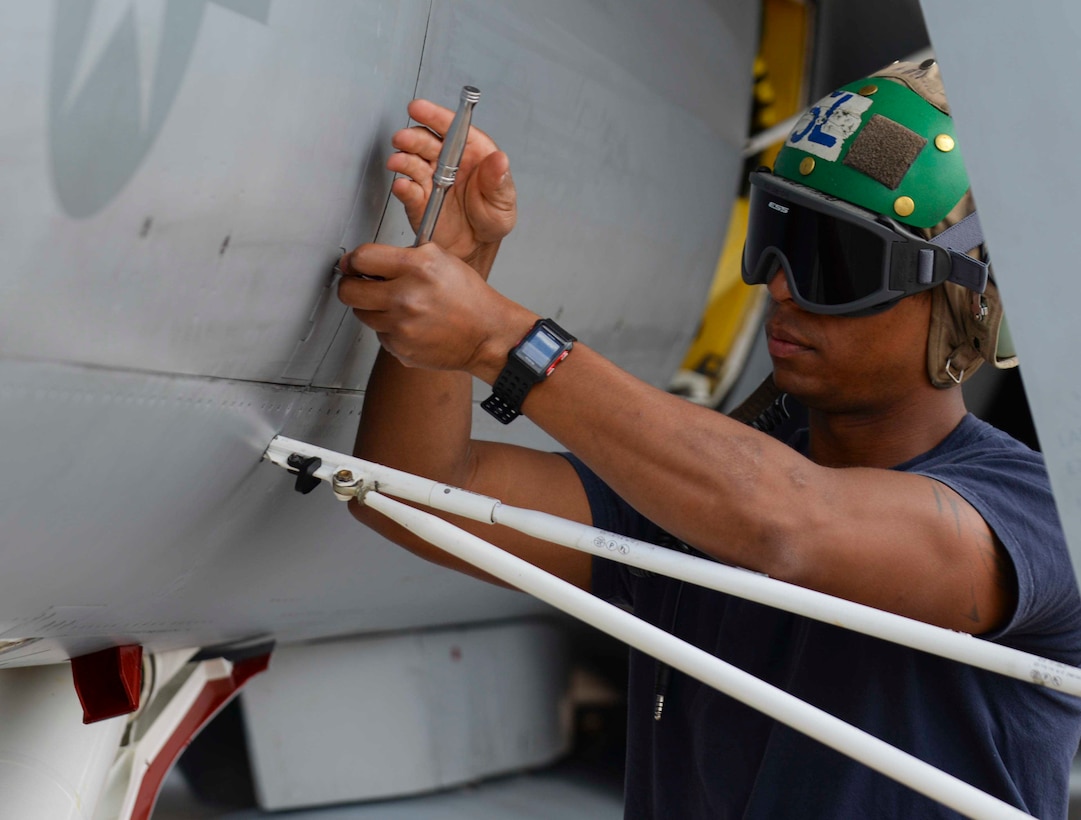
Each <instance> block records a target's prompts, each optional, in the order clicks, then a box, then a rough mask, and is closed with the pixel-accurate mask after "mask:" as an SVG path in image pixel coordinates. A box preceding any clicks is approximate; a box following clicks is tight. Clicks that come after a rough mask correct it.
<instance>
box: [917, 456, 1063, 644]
mask: <svg viewBox="0 0 1081 820" xmlns="http://www.w3.org/2000/svg"><path fill="white" fill-rule="evenodd" d="M913 472H917V473H920V474H922V475H927V476H929V477H931V478H934V479H936V480H938V481H941V482H942V483H943V484H946V485H947V486H949V487H950V488H952V489H953V490H955V491H956V492H957V493H958V494H959V495H961V496H962V497H963V498H964V499H965V500H966V501H968V503H969V504H971V505H972V506H973V508H975V510H976V511H977V512H978V513H979V514H980V515H981V516H982V517H983V519H984V520H985V521H986V522H987V524H988V526H990V527H991V529H992V530H993V531H994V533H995V535H997V536H998V538H999V540H1000V541H1001V542H1002V544H1003V546H1004V547H1005V549H1006V552H1007V553H1008V554H1009V556H1010V559H1011V561H1012V562H1013V566H1014V569H1015V571H1016V573H1017V587H1018V590H1017V592H1018V595H1017V607H1016V609H1015V610H1014V613H1013V616H1012V617H1011V618H1010V620H1009V622H1008V623H1007V624H1006V625H1005V626H1003V627H1002V628H1001V629H999V630H996V631H995V632H993V633H988V634H986V635H984V636H983V637H985V638H987V639H990V640H995V641H998V642H1001V643H1004V644H1009V645H1013V646H1015V647H1016V648H1018V649H1024V650H1025V651H1028V652H1034V653H1037V654H1046V655H1047V656H1048V657H1055V655H1061V648H1062V646H1063V642H1062V638H1063V636H1064V634H1066V633H1068V632H1073V631H1075V630H1076V628H1077V624H1078V621H1079V613H1081V597H1079V595H1078V591H1077V583H1076V581H1075V580H1074V572H1073V567H1072V564H1071V562H1070V558H1069V552H1068V550H1067V548H1066V541H1065V536H1064V535H1063V532H1062V525H1061V523H1060V521H1059V517H1058V511H1057V508H1056V507H1055V501H1054V497H1053V496H1052V494H1051V486H1050V481H1049V479H1048V477H1047V471H1046V469H1045V468H1044V464H1043V459H1042V458H1041V456H1040V455H1039V454H1038V453H1034V452H1032V451H1030V450H1028V449H1027V448H1024V449H1020V448H1000V449H991V450H989V451H985V452H984V453H983V454H981V455H980V456H979V457H978V458H976V459H974V460H969V461H961V462H957V463H939V464H934V465H927V466H926V467H922V468H919V469H916V470H913ZM1056 649H1057V650H1059V651H1057V652H1055V650H1056ZM1052 652H1054V653H1055V654H1049V653H1052ZM1058 659H1059V660H1064V661H1067V662H1069V663H1077V662H1078V660H1081V654H1078V653H1075V654H1074V656H1073V657H1072V658H1070V659H1066V658H1061V657H1060V658H1058Z"/></svg>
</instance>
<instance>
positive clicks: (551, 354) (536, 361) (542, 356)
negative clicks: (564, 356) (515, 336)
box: [516, 327, 563, 374]
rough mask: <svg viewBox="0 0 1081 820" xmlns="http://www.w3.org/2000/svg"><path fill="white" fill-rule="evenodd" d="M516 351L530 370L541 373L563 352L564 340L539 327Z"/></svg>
mask: <svg viewBox="0 0 1081 820" xmlns="http://www.w3.org/2000/svg"><path fill="white" fill-rule="evenodd" d="M516 352H517V355H518V358H519V359H521V360H522V362H523V363H525V364H526V365H528V366H529V368H530V370H532V371H533V372H534V373H538V374H540V373H543V372H544V371H545V370H547V369H548V365H550V364H551V363H552V361H553V360H554V359H556V358H557V357H558V356H559V354H560V353H562V352H563V342H562V341H560V340H559V339H557V338H556V337H555V336H553V335H552V334H551V333H549V332H548V330H547V329H545V328H543V327H538V328H537V330H536V332H535V333H531V334H530V335H529V336H528V337H526V339H525V340H524V341H523V342H522V344H521V346H520V347H519V348H518V350H517V351H516Z"/></svg>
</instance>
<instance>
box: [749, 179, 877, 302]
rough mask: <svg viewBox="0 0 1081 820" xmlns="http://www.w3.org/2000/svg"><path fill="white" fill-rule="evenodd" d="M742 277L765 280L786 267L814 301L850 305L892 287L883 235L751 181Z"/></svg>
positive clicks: (791, 279)
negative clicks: (795, 201) (811, 207)
mask: <svg viewBox="0 0 1081 820" xmlns="http://www.w3.org/2000/svg"><path fill="white" fill-rule="evenodd" d="M750 215H751V218H750V221H749V224H748V229H747V243H746V245H745V246H744V249H743V278H744V281H746V282H747V283H748V284H766V283H767V282H768V281H769V279H770V277H771V276H772V275H773V274H774V273H775V272H776V271H777V270H778V269H779V268H781V267H783V268H784V269H785V271H786V272H787V273H788V275H789V284H790V286H791V287H792V288H793V289H794V290H795V291H796V292H797V293H798V295H799V296H800V297H801V299H802V300H803V301H804V302H806V303H808V304H811V305H821V306H825V307H838V306H842V305H848V304H851V303H854V302H858V301H860V300H864V299H866V298H867V297H869V296H872V295H873V294H875V293H876V292H878V291H884V295H885V292H886V289H887V281H886V280H887V275H886V265H887V263H888V259H889V248H888V247H887V243H886V241H885V240H884V239H883V238H882V236H881V235H879V234H876V233H874V232H873V231H871V230H868V229H867V228H865V227H863V226H861V225H859V224H858V223H855V222H850V221H847V220H843V219H838V218H836V217H833V216H830V215H828V214H823V213H819V212H817V211H814V210H812V209H810V208H807V207H805V206H802V205H799V204H796V203H794V202H792V201H791V200H788V199H785V198H784V197H783V196H779V195H778V194H776V193H773V192H770V191H766V190H762V189H760V188H758V187H756V186H754V185H752V186H751V195H750Z"/></svg>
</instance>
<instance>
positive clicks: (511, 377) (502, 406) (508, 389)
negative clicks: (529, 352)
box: [480, 319, 577, 424]
mask: <svg viewBox="0 0 1081 820" xmlns="http://www.w3.org/2000/svg"><path fill="white" fill-rule="evenodd" d="M538 332H542V333H545V334H546V335H548V336H549V337H550V339H551V340H553V341H555V342H556V343H557V344H558V345H559V350H558V351H556V353H555V354H554V356H553V358H552V359H551V360H550V361H549V362H548V363H547V364H546V365H545V366H543V367H539V368H538V369H534V368H531V367H530V366H529V365H527V364H526V363H525V362H524V361H522V360H521V359H519V358H518V356H517V355H516V354H517V353H518V351H519V350H520V349H521V348H522V347H523V346H524V345H527V344H528V343H529V341H530V339H531V338H532V337H533V336H534V335H535V334H537V333H538ZM576 341H577V339H575V338H574V337H573V336H571V335H570V334H569V333H567V331H565V330H564V329H563V328H561V327H560V326H559V325H557V324H556V323H555V322H553V321H552V320H551V319H540V320H538V321H537V322H536V323H535V324H534V325H533V327H532V328H530V331H529V333H527V334H526V335H525V336H524V337H523V338H522V341H520V342H519V343H518V344H517V345H515V346H514V347H513V348H511V351H510V353H508V354H507V364H506V365H505V366H504V367H503V370H502V372H501V373H500V374H499V378H497V379H496V380H495V384H493V385H492V395H490V396H489V397H488V398H486V399H485V400H484V401H482V402H481V403H480V406H481V407H483V408H484V409H485V410H486V411H488V413H490V414H491V415H492V416H494V417H495V418H496V419H497V420H499V421H500V422H501V423H503V424H510V423H511V422H512V421H514V420H515V419H516V418H518V416H520V415H521V414H522V402H524V401H525V397H526V395H528V393H529V391H530V390H531V389H532V387H533V385H535V384H536V383H537V382H541V381H544V379H546V378H547V377H548V374H549V373H551V372H552V369H553V368H554V367H555V366H556V365H557V364H558V363H559V362H561V361H562V360H563V359H564V358H566V356H567V354H568V353H569V352H570V349H571V348H572V347H573V346H574V342H576Z"/></svg>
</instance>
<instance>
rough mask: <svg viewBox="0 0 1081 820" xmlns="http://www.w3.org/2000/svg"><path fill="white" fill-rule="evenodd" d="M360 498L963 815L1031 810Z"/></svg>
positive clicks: (539, 576) (430, 525)
mask: <svg viewBox="0 0 1081 820" xmlns="http://www.w3.org/2000/svg"><path fill="white" fill-rule="evenodd" d="M363 501H364V503H365V504H367V505H368V506H369V507H372V508H373V509H375V510H378V511H379V512H381V513H383V514H384V515H386V516H387V517H389V518H390V519H392V520H393V521H395V522H397V523H398V524H400V525H402V526H403V527H405V528H406V529H408V530H410V531H411V532H413V533H415V534H416V535H418V536H420V537H421V538H423V539H425V540H426V541H429V542H430V543H432V544H434V545H435V546H437V547H439V548H440V549H443V550H445V551H446V552H449V553H450V554H451V555H454V556H455V557H457V558H460V559H461V560H463V561H468V562H469V563H470V564H473V565H474V566H477V567H480V568H481V569H482V570H484V571H485V572H487V573H489V574H490V575H493V576H495V577H496V578H499V579H501V580H503V581H505V582H507V583H508V584H511V585H512V586H515V587H517V588H518V589H521V590H523V591H524V592H528V593H529V594H531V595H533V596H535V597H537V598H539V599H540V600H542V601H545V602H546V603H549V604H551V605H552V606H554V607H556V608H557V609H560V610H562V611H564V612H566V613H568V614H570V615H573V616H574V617H576V618H578V619H580V620H582V621H585V622H586V623H588V624H590V625H591V626H594V627H596V628H597V629H600V630H601V631H603V632H606V633H608V634H609V635H612V636H613V637H616V638H618V639H620V640H621V641H623V642H625V643H627V644H629V645H630V646H633V647H635V648H636V649H639V650H641V651H643V652H646V653H648V654H649V655H652V656H653V657H655V658H658V659H659V660H661V661H663V662H665V663H667V664H668V665H669V666H671V667H672V668H674V669H679V670H680V671H682V672H684V673H686V674H687V675H690V676H691V677H693V678H696V679H697V680H700V681H702V682H703V683H705V684H707V685H708V686H712V687H713V688H715V689H717V690H718V691H720V692H723V693H724V694H726V695H729V696H730V697H733V698H735V699H737V700H739V701H740V702H742V703H745V704H747V705H748V706H751V707H752V708H754V709H757V710H758V711H760V712H762V713H764V714H766V715H768V716H769V717H771V718H773V719H774V720H777V721H780V722H781V723H784V724H785V725H787V726H790V727H792V728H793V729H796V730H797V731H800V732H803V733H804V734H806V735H808V736H810V737H812V738H814V739H815V740H817V741H819V742H821V743H823V744H825V745H826V746H829V747H830V748H832V749H835V750H836V751H838V752H841V753H842V754H845V755H848V756H849V757H851V758H853V759H855V760H857V761H860V762H862V763H864V764H865V765H867V766H870V767H871V768H872V769H874V770H875V771H878V772H880V773H882V774H884V775H886V776H887V777H891V778H893V779H894V780H897V781H898V782H900V783H903V784H904V785H906V786H908V787H909V788H911V789H913V790H915V791H917V792H919V793H920V794H923V795H926V796H927V797H930V798H931V799H933V800H937V801H938V802H940V803H942V804H944V805H946V806H949V807H950V808H952V809H953V810H955V811H957V812H960V813H961V814H963V815H965V816H966V817H972V818H981V819H982V818H991V819H992V820H995V819H997V818H1019V817H1029V816H1030V815H1028V814H1025V813H1024V812H1022V811H1020V810H1019V809H1017V808H1015V807H1013V806H1010V805H1009V804H1007V803H1004V802H1003V801H1001V800H999V799H998V798H995V797H992V796H991V795H989V794H985V793H984V792H982V791H980V790H979V789H976V788H974V787H973V786H970V785H969V784H968V783H965V782H964V781H962V780H959V779H957V778H956V777H954V776H952V775H950V774H947V773H946V772H943V771H940V770H939V769H936V768H935V767H934V766H931V765H930V764H928V763H925V762H924V761H922V760H920V759H918V758H916V757H913V756H912V755H910V754H908V753H906V752H903V751H901V750H900V749H897V748H895V747H893V746H890V745H889V744H888V743H885V742H884V741H882V740H879V739H878V738H876V737H874V736H873V735H869V734H867V733H866V732H864V731H862V730H861V729H857V728H856V727H854V726H851V725H850V724H848V723H845V722H844V721H842V720H840V719H839V718H836V717H834V716H833V715H830V714H828V713H827V712H823V711H822V710H820V709H817V708H815V707H814V706H811V705H810V704H808V703H805V702H804V701H801V700H800V699H799V698H796V697H794V696H793V695H790V694H788V693H787V692H784V691H783V690H781V689H778V688H776V687H774V686H771V685H769V684H767V683H765V682H764V681H761V680H759V679H758V678H756V677H754V676H753V675H750V674H748V673H747V672H744V671H742V670H740V669H738V668H736V667H734V666H732V665H731V664H728V663H725V662H724V661H722V660H720V659H719V658H716V657H714V656H713V655H710V654H709V653H707V652H704V651H703V650H701V649H698V648H697V647H694V646H691V645H690V644H688V643H686V642H685V641H681V640H679V639H678V638H675V637H673V636H672V635H669V634H668V633H667V632H665V631H664V630H662V629H659V628H657V627H655V626H653V625H652V624H648V623H645V622H644V621H641V620H639V619H638V618H635V617H634V616H633V615H630V614H629V613H627V612H624V611H623V610H621V609H619V608H618V607H615V606H613V605H611V604H609V603H606V602H604V601H602V600H600V599H599V598H597V597H595V596H593V595H591V594H590V593H588V592H584V591H583V590H580V589H578V588H577V587H575V586H574V585H572V584H569V583H567V582H566V581H563V580H561V579H559V578H557V577H555V576H554V575H551V574H549V573H547V572H545V571H544V570H542V569H539V568H537V567H535V566H533V565H532V564H530V563H529V562H527V561H524V560H522V559H520V558H518V557H516V556H514V555H511V554H509V553H507V552H504V551H503V550H501V549H499V548H498V547H495V546H492V545H491V544H489V543H488V542H486V541H484V540H482V539H480V538H478V537H477V536H475V535H473V534H472V533H468V532H466V531H464V530H462V529H459V528H458V527H455V526H454V525H453V524H450V523H448V522H447V521H444V520H443V519H441V518H438V517H436V516H434V515H432V514H430V513H426V512H423V511H421V510H417V509H414V508H413V507H409V506H407V505H405V504H402V503H401V502H398V501H395V500H394V499H392V498H389V497H387V496H385V495H382V494H380V493H378V492H375V491H374V490H373V491H369V492H367V493H365V494H364V495H363Z"/></svg>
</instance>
